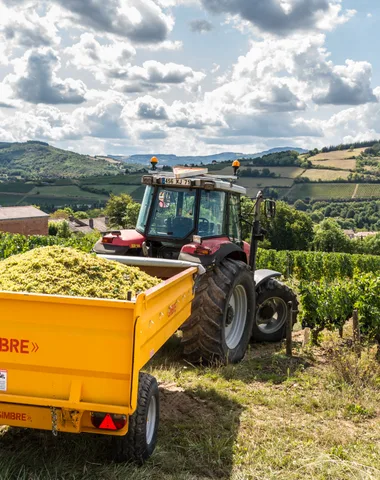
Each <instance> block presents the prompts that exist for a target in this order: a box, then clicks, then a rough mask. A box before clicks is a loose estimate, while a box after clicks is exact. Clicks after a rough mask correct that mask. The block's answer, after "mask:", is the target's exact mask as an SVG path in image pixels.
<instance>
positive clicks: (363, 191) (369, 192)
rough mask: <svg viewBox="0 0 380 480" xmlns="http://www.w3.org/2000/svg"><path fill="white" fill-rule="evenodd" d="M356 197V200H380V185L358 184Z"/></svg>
mask: <svg viewBox="0 0 380 480" xmlns="http://www.w3.org/2000/svg"><path fill="white" fill-rule="evenodd" d="M356 196H357V197H358V198H369V197H375V198H380V183H368V184H366V183H359V188H358V191H357V193H356Z"/></svg>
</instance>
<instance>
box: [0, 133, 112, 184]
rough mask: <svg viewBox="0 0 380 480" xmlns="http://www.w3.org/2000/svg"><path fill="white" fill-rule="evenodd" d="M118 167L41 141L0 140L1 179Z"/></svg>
mask: <svg viewBox="0 0 380 480" xmlns="http://www.w3.org/2000/svg"><path fill="white" fill-rule="evenodd" d="M120 168H121V167H120V166H119V164H117V163H111V162H109V161H107V160H105V159H103V158H94V157H90V156H89V155H80V154H79V153H74V152H69V151H66V150H61V149H59V148H55V147H52V146H50V145H49V144H48V143H45V142H37V141H29V142H26V143H4V142H0V175H1V176H2V177H3V178H5V179H6V178H8V179H10V178H12V177H21V178H29V179H33V178H35V179H40V178H42V177H44V178H77V177H87V176H93V175H114V174H117V173H119V172H120Z"/></svg>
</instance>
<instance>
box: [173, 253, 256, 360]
mask: <svg viewBox="0 0 380 480" xmlns="http://www.w3.org/2000/svg"><path fill="white" fill-rule="evenodd" d="M254 304H255V287H254V281H253V275H252V273H251V272H250V270H249V269H248V266H247V265H246V264H245V263H244V262H241V261H239V260H231V259H225V260H223V261H222V262H221V263H220V265H219V266H217V267H215V268H214V269H213V270H212V271H211V272H209V273H207V274H205V275H204V278H203V279H202V280H201V282H200V284H199V285H198V288H197V292H196V295H195V298H194V300H193V306H192V312H191V316H190V318H189V320H188V321H187V322H186V323H185V324H184V325H183V326H182V331H183V338H182V343H183V345H184V353H185V355H186V357H187V358H188V359H189V360H190V361H191V362H194V363H198V362H204V361H206V362H215V361H216V362H221V363H223V364H226V363H236V362H239V361H240V360H241V359H242V358H243V357H244V355H245V352H246V349H247V346H248V344H249V340H250V337H251V334H252V324H253V312H254Z"/></svg>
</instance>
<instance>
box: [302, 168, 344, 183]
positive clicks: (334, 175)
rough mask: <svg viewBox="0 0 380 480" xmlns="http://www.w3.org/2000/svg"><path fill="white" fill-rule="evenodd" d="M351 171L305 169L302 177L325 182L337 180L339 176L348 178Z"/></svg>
mask: <svg viewBox="0 0 380 480" xmlns="http://www.w3.org/2000/svg"><path fill="white" fill-rule="evenodd" d="M349 174H350V172H348V171H347V170H322V169H310V170H305V172H304V173H303V174H302V175H301V176H302V177H306V178H309V179H310V180H311V181H312V182H317V181H318V180H322V181H323V182H329V181H334V180H337V179H338V178H344V179H347V178H348V176H349Z"/></svg>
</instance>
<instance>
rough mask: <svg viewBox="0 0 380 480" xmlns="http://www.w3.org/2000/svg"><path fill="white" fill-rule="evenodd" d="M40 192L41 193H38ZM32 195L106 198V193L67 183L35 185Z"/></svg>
mask: <svg viewBox="0 0 380 480" xmlns="http://www.w3.org/2000/svg"><path fill="white" fill-rule="evenodd" d="M38 192H39V193H38ZM30 194H31V195H43V196H51V197H62V198H63V197H70V198H73V197H74V198H86V199H94V200H97V199H99V200H104V199H105V198H106V196H105V195H101V194H98V193H92V192H87V191H85V190H81V189H80V188H79V187H78V186H76V185H65V186H61V187H60V186H55V185H54V186H51V187H34V188H33V190H32V191H31V192H30Z"/></svg>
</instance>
